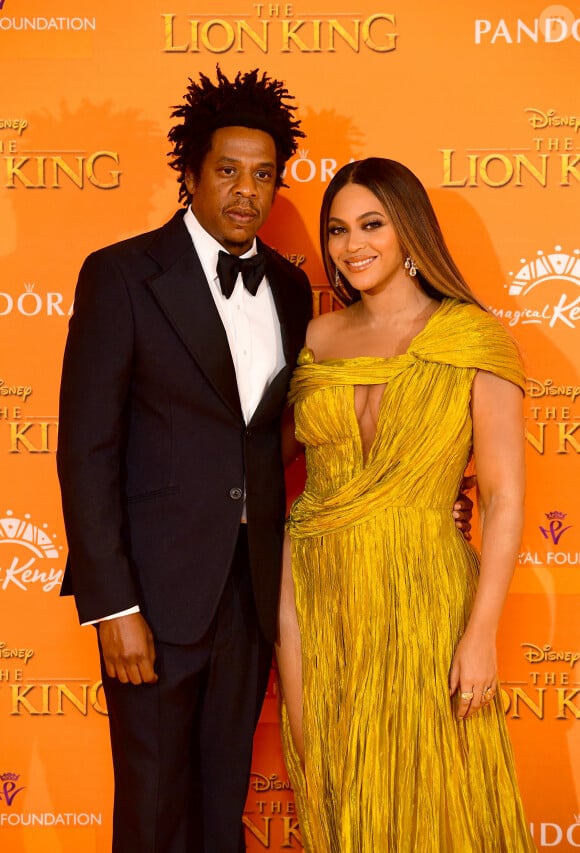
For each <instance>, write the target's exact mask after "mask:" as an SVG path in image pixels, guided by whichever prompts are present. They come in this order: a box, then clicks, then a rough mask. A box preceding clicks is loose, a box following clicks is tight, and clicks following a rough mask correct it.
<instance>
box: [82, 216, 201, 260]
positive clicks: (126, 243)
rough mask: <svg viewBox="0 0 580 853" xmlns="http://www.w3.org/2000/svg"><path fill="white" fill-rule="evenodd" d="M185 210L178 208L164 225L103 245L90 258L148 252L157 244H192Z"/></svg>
mask: <svg viewBox="0 0 580 853" xmlns="http://www.w3.org/2000/svg"><path fill="white" fill-rule="evenodd" d="M184 213H185V210H184V209H183V210H178V211H177V212H176V213H175V214H174V215H173V216H172V217H171V219H169V220H168V221H167V222H165V223H164V224H163V225H161V226H159V227H157V228H153V229H151V230H150V231H143V232H141V233H139V234H134V235H132V236H131V237H125V238H124V239H123V240H118V241H116V242H115V243H110V244H109V245H107V246H102V247H101V248H99V249H96V250H95V251H94V252H91V254H90V255H89V258H92V257H102V256H109V257H117V258H119V257H131V256H134V255H139V254H146V253H147V252H148V251H149V250H151V249H154V247H155V246H156V245H162V244H165V243H174V242H180V243H184V245H186V246H188V247H189V246H191V240H189V242H187V240H186V238H187V237H188V235H187V229H186V228H185V226H184V224H183V214H184Z"/></svg>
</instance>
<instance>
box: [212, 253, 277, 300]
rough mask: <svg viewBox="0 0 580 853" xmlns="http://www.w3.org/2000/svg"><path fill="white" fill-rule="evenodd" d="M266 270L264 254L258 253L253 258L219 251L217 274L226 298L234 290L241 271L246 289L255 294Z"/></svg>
mask: <svg viewBox="0 0 580 853" xmlns="http://www.w3.org/2000/svg"><path fill="white" fill-rule="evenodd" d="M265 272H266V259H265V257H264V255H259V254H258V255H253V256H252V257H251V258H238V256H237V255H230V254H228V253H227V252H220V253H219V257H218V263H217V274H218V276H219V280H220V284H221V288H222V293H223V295H224V296H225V297H226V299H229V298H230V296H231V295H232V293H233V292H234V287H235V285H236V280H237V278H238V275H239V273H241V274H242V279H243V281H244V287H245V288H246V290H249V292H250V293H251V294H252V296H255V295H256V292H257V290H258V287H259V286H260V282H261V281H262V279H263V278H264V273H265Z"/></svg>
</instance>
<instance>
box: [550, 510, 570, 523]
mask: <svg viewBox="0 0 580 853" xmlns="http://www.w3.org/2000/svg"><path fill="white" fill-rule="evenodd" d="M567 514H568V513H566V512H559V510H557V509H553V510H552V512H547V513H545V515H546V518H547V519H548V521H563V519H565V518H566V516H567Z"/></svg>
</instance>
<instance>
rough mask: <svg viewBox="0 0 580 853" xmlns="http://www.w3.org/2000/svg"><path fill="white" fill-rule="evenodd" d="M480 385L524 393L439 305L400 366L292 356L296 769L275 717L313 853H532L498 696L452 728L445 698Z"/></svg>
mask: <svg viewBox="0 0 580 853" xmlns="http://www.w3.org/2000/svg"><path fill="white" fill-rule="evenodd" d="M478 370H485V371H490V372H492V373H494V374H497V375H499V376H501V377H503V378H505V379H507V380H509V381H510V382H513V383H515V384H517V385H519V386H520V387H522V388H523V387H524V374H523V372H522V367H521V363H520V359H519V356H518V352H517V349H516V347H515V344H514V343H513V342H512V340H511V338H510V337H509V336H508V334H507V332H506V331H505V330H504V329H503V327H502V326H501V325H500V324H499V323H498V322H497V321H496V320H495V319H494V318H493V317H491V316H490V315H488V314H486V313H485V312H484V311H482V310H481V309H480V308H478V307H477V306H474V305H468V304H464V303H461V302H459V301H457V300H452V299H446V300H444V301H443V302H442V303H441V305H440V306H439V307H438V308H437V310H436V311H435V313H434V314H433V315H432V316H431V318H430V319H429V321H428V323H427V325H426V326H425V328H424V329H423V330H422V331H421V332H420V333H419V334H418V335H417V336H416V337H415V338H414V339H413V340H412V342H411V344H410V346H409V349H408V351H407V352H406V353H405V354H404V355H400V356H396V357H393V358H389V359H384V358H375V357H360V358H353V359H343V360H333V361H325V362H321V363H316V362H315V361H314V355H313V353H312V351H310V350H308V349H305V350H303V351H302V353H301V356H300V359H299V365H298V367H297V369H296V371H295V374H294V378H293V381H292V385H291V391H290V400H291V402H293V403H294V405H295V419H296V435H297V437H298V439H299V440H300V441H301V442H302V443H303V444H304V445H305V448H306V461H307V482H306V487H305V491H304V493H303V494H302V495H301V496H300V497H299V498H298V499H297V500H296V501H295V503H294V505H293V507H292V510H291V514H290V518H289V522H288V529H289V533H290V537H291V543H292V549H291V551H292V568H293V576H294V584H295V591H296V606H297V612H298V622H299V626H300V631H301V638H302V665H303V682H304V688H303V689H304V695H303V714H304V739H305V762H304V768H303V767H302V765H301V762H300V760H299V758H298V756H297V754H296V752H295V750H294V747H293V744H292V739H291V735H290V730H289V725H288V720H287V716H286V712H285V707H284V705H283V707H282V717H283V726H282V728H283V739H284V747H285V756H286V761H287V766H288V770H289V773H290V777H291V781H292V784H293V787H294V789H295V795H296V800H297V804H298V809H299V816H300V825H301V831H302V836H303V841H304V844H305V848H306V850H308V851H310V853H379V851H380V853H389V852H390V851H397V853H434V851H445V853H475V851H477V853H492V852H493V853H496V851H498V852H499V851H505V853H518V852H519V851H530V850H534V849H535V848H534V846H533V843H532V841H531V839H530V838H529V834H528V831H527V828H526V824H525V818H524V815H523V811H522V807H521V802H520V797H519V793H518V788H517V782H516V778H515V771H514V766H513V758H512V752H511V745H510V742H509V738H508V734H507V731H506V726H505V720H504V716H503V713H502V708H501V698H500V695H499V694H498V695H497V696H496V699H495V700H494V703H492V704H491V705H489V706H488V707H486V708H485V709H483V710H482V711H481V712H479V713H478V714H476V715H474V717H473V718H471V719H469V720H466V721H461V722H460V721H457V720H456V719H455V717H454V716H453V710H452V706H451V702H450V699H449V692H448V676H449V668H450V664H451V660H452V657H453V653H454V650H455V647H456V645H457V642H458V639H459V638H460V637H461V635H462V632H463V629H464V626H465V624H466V620H467V618H468V615H469V611H470V606H471V601H472V598H473V595H474V592H475V588H476V584H477V575H478V557H477V554H476V552H475V551H474V549H473V548H472V547H471V546H470V544H469V543H467V542H465V540H464V539H463V536H462V535H461V534H460V533H459V532H458V531H457V530H456V528H455V525H454V522H453V518H452V505H453V502H454V500H455V498H456V496H457V492H458V488H459V484H460V482H461V479H462V476H463V472H464V469H465V466H466V463H467V461H468V458H469V455H470V452H471V445H472V422H471V413H470V396H471V386H472V382H473V378H474V376H475V374H476V372H477V371H478ZM374 384H376V385H384V392H383V396H382V399H381V404H380V409H379V416H378V422H377V431H376V436H375V438H374V442H373V444H372V446H371V448H370V451H369V453H368V455H367V458H366V459H364V458H363V452H362V444H361V438H360V432H359V427H358V422H357V419H356V414H355V408H354V394H355V388H356V386H357V385H374ZM498 440H499V437H498Z"/></svg>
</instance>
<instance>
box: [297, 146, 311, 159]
mask: <svg viewBox="0 0 580 853" xmlns="http://www.w3.org/2000/svg"><path fill="white" fill-rule="evenodd" d="M308 152H309V149H308V148H299V149H298V156H299V158H300V159H301V160H307V159H308Z"/></svg>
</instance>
